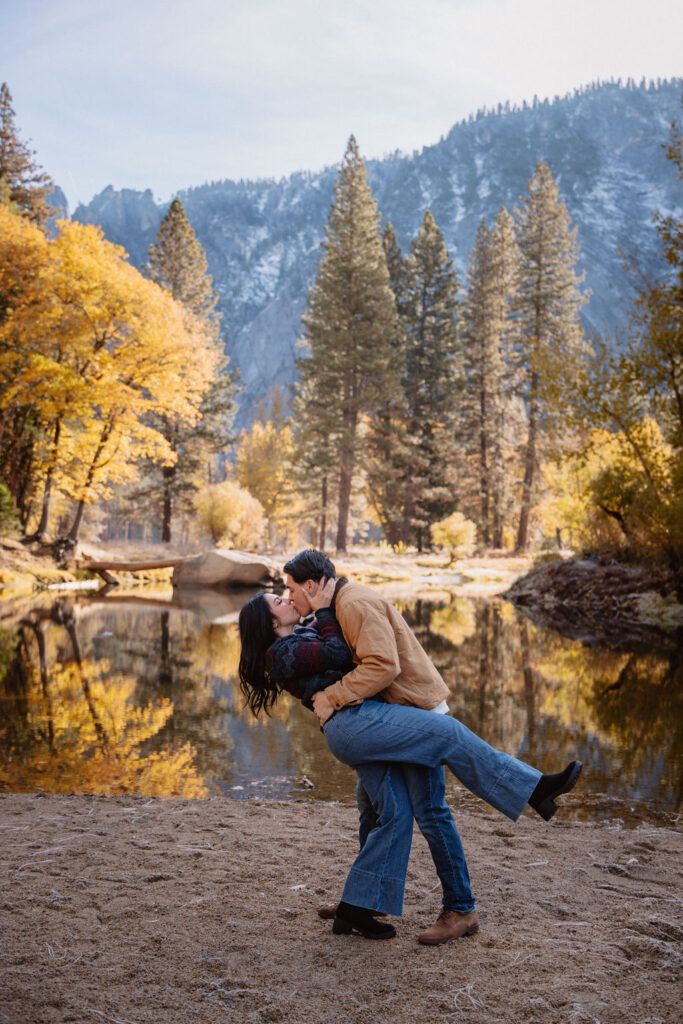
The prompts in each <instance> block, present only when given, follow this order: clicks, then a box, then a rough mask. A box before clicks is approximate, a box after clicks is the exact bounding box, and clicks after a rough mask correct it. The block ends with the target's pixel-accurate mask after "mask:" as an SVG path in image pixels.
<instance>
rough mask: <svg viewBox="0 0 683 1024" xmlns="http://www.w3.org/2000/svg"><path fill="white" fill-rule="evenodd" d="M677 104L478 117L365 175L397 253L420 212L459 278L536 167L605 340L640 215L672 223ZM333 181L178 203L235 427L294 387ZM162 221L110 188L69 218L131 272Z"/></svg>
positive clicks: (212, 193)
mask: <svg viewBox="0 0 683 1024" xmlns="http://www.w3.org/2000/svg"><path fill="white" fill-rule="evenodd" d="M682 90H683V80H682V79H678V80H675V81H672V82H661V81H660V82H657V83H648V84H646V83H641V84H640V85H636V84H635V83H633V82H629V83H627V84H626V85H620V84H615V83H611V84H603V85H593V86H589V87H587V88H585V89H581V90H577V91H576V92H575V93H574V94H572V95H570V96H566V97H563V98H555V99H554V100H552V101H547V100H546V101H534V103H533V104H532V105H530V106H524V107H523V108H522V109H514V108H513V109H511V108H509V107H508V106H503V105H501V106H500V107H499V108H498V109H497V110H496V111H481V112H479V113H478V114H477V115H476V116H473V117H471V118H470V119H468V120H467V121H462V122H460V123H459V124H456V125H455V126H454V127H453V128H452V129H451V131H450V132H449V133H448V135H447V136H446V137H445V138H443V139H441V141H440V142H438V143H436V145H433V146H427V147H425V148H424V149H423V150H422V151H421V152H419V153H417V152H415V153H413V154H412V155H409V156H408V155H402V154H398V153H396V154H394V155H392V156H388V157H386V158H385V159H383V160H372V161H368V165H367V166H368V174H369V179H370V184H371V187H372V191H373V194H374V196H375V198H376V199H377V202H378V205H379V209H380V211H381V213H382V216H383V218H384V220H385V221H386V220H390V221H391V222H392V224H393V225H394V228H395V231H396V235H397V237H398V241H399V243H400V245H401V246H402V247H403V248H407V247H408V246H409V244H410V241H411V240H412V238H413V237H414V235H415V234H416V232H417V230H418V227H419V225H420V223H421V221H422V217H423V214H424V211H425V209H426V208H427V207H428V208H429V209H431V211H432V213H433V215H434V218H435V220H436V222H437V224H438V225H439V227H440V228H441V229H442V231H443V232H444V235H445V238H446V243H447V245H448V246H449V248H450V251H451V253H452V255H453V257H454V260H455V263H456V266H457V267H458V269H459V271H460V272H461V273H462V272H463V271H464V269H465V267H466V266H467V262H468V259H469V251H470V247H471V245H472V242H473V240H474V236H475V232H476V229H477V226H478V224H479V221H480V219H481V218H482V217H485V218H486V219H487V220H489V221H490V220H492V219H493V218H494V217H495V215H496V213H497V212H498V210H499V208H500V207H501V205H504V206H507V207H508V209H510V210H512V208H513V207H514V206H515V204H516V202H517V199H518V197H519V196H520V195H521V194H522V193H523V192H524V190H525V189H526V186H527V183H528V181H529V178H530V177H531V174H532V172H533V170H534V167H535V165H536V163H537V162H538V161H539V160H540V159H544V160H545V161H546V162H547V163H548V165H549V166H550V169H551V171H552V174H553V176H554V178H555V180H556V181H557V183H558V185H559V188H560V192H561V195H562V198H563V199H564V200H565V201H566V203H567V206H568V208H569V211H570V214H571V217H572V220H573V222H574V224H575V225H576V226H577V227H578V233H579V240H580V242H581V245H582V251H583V255H582V264H581V266H582V269H583V270H584V271H585V275H586V285H587V287H588V288H589V289H590V290H591V291H592V298H591V301H590V303H589V304H588V305H587V306H586V307H585V311H584V316H583V319H584V324H585V326H586V329H587V330H589V331H590V330H594V331H597V332H599V333H600V334H603V335H604V334H608V335H613V334H614V332H615V331H619V330H623V329H624V328H625V325H626V323H627V321H628V316H629V311H630V307H631V303H632V299H633V294H634V293H633V286H632V283H631V282H629V280H628V277H627V275H626V274H625V272H624V268H623V262H622V255H621V253H622V252H627V253H635V254H637V256H638V259H639V261H640V264H641V266H642V268H643V269H644V270H645V271H652V270H655V271H656V270H657V268H658V265H659V264H658V261H659V245H658V240H657V236H656V233H655V232H654V230H653V227H652V224H651V213H652V211H653V210H654V209H659V210H661V211H663V212H669V211H673V210H674V209H675V208H676V205H677V203H678V201H679V200H678V196H679V195H680V185H679V184H678V182H677V180H676V176H675V171H674V167H673V166H672V164H671V162H670V161H668V160H667V159H666V157H665V153H664V149H663V148H662V144H663V143H665V142H666V140H667V137H668V130H669V125H670V123H671V121H672V120H674V119H676V118H677V116H678V114H679V112H680V99H681V91H682ZM349 128H350V129H352V128H353V126H349ZM345 141H346V140H345V139H341V140H340V154H339V155H340V158H341V155H342V151H343V147H344V143H345ZM364 143H365V144H366V145H367V144H371V140H364V139H362V138H361V139H359V144H360V147H361V152H362V151H363V145H364ZM335 174H336V168H334V167H330V168H326V169H325V170H323V171H320V172H318V173H312V172H302V173H297V174H294V175H292V176H291V177H288V178H286V179H282V180H281V181H255V182H251V181H240V182H232V181H220V182H212V183H210V184H206V185H203V186H201V187H199V188H192V189H189V190H188V191H185V192H181V193H180V196H181V198H182V201H183V203H184V205H185V209H186V211H187V215H188V217H189V218H190V221H191V223H192V226H193V228H194V230H195V232H196V234H197V236H198V238H199V241H200V242H201V244H202V245H203V246H204V248H205V249H206V252H207V255H208V258H209V268H210V272H211V274H212V275H213V279H214V284H215V287H216V290H217V291H218V292H219V294H220V304H219V308H220V310H221V312H222V314H223V321H222V336H223V339H224V343H225V348H226V351H227V352H228V354H229V355H230V357H231V360H232V365H233V366H235V365H237V366H239V368H240V370H241V373H242V377H243V380H244V382H245V384H246V389H245V393H244V395H243V396H242V412H241V417H240V418H241V420H242V422H246V421H248V420H249V418H250V410H251V408H252V406H253V402H254V401H255V399H256V398H258V396H259V395H261V394H263V393H264V392H265V391H267V389H268V388H269V387H270V386H271V385H273V384H276V383H279V384H289V383H290V382H291V381H292V380H293V379H294V360H295V357H296V355H297V350H296V340H297V337H298V336H299V333H300V317H301V314H302V312H303V311H304V309H305V307H306V302H307V292H308V288H309V286H310V285H311V284H312V281H313V278H314V275H315V268H316V265H317V263H318V260H319V258H320V255H321V250H320V242H321V241H322V238H323V226H324V224H325V220H326V217H327V213H328V210H329V207H330V204H331V202H332V188H333V182H334V178H335ZM165 211H166V205H165V204H164V205H161V206H157V204H156V203H155V202H154V199H153V196H152V193H151V192H150V191H147V192H135V191H132V190H129V189H123V190H121V191H115V190H114V189H113V188H111V187H109V188H107V189H105V190H104V191H103V192H101V193H100V194H99V195H98V196H96V197H95V198H94V199H93V200H92V201H91V202H90V203H89V204H88V205H87V206H79V207H78V209H77V210H76V211H75V213H74V218H75V219H76V220H79V221H82V222H86V223H94V224H100V225H101V226H102V228H103V230H104V232H105V234H106V236H107V237H108V238H109V239H111V240H112V241H114V242H117V243H119V244H121V245H123V246H124V247H125V248H126V249H127V251H128V252H129V253H130V255H131V258H132V260H133V262H134V263H135V264H136V265H137V266H139V265H140V264H142V263H143V262H144V261H145V260H146V257H147V252H148V249H149V246H150V244H151V243H152V241H153V240H154V237H155V234H156V231H157V229H158V226H159V223H160V221H161V218H162V216H163V214H164V213H165Z"/></svg>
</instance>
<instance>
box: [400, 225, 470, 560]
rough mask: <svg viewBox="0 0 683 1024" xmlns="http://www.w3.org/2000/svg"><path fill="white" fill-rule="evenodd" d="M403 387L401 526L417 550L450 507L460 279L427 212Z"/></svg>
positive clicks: (413, 275)
mask: <svg viewBox="0 0 683 1024" xmlns="http://www.w3.org/2000/svg"><path fill="white" fill-rule="evenodd" d="M403 326H404V329H405V332H406V363H405V375H404V380H403V387H404V392H405V399H406V405H407V418H408V425H407V440H408V445H409V448H410V460H411V467H412V468H411V475H410V481H409V488H408V494H407V501H406V505H405V509H404V531H405V534H406V536H408V535H413V536H414V537H415V539H416V541H417V546H418V549H419V550H422V547H423V544H424V543H425V542H426V543H429V527H430V526H431V524H432V523H435V522H438V521H439V520H440V519H443V518H444V517H445V516H447V515H449V514H450V512H452V511H453V509H454V507H455V497H454V489H453V483H454V480H453V475H454V473H453V467H454V460H455V444H456V442H455V435H454V424H455V407H456V404H457V401H458V398H457V393H456V392H457V384H458V374H459V370H458V349H459V341H458V277H457V274H456V271H455V269H454V267H453V261H452V259H451V258H450V256H449V255H448V251H447V249H446V245H445V242H444V237H443V234H442V233H441V231H440V230H439V228H438V227H437V226H436V224H435V222H434V218H433V217H432V214H431V213H430V211H429V210H427V212H426V213H425V215H424V219H423V222H422V226H421V227H420V230H419V232H418V234H417V237H416V238H415V240H414V241H413V243H412V245H411V249H410V256H409V257H408V261H407V284H406V300H405V314H404V317H403Z"/></svg>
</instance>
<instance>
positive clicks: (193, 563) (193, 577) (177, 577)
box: [172, 548, 284, 588]
mask: <svg viewBox="0 0 683 1024" xmlns="http://www.w3.org/2000/svg"><path fill="white" fill-rule="evenodd" d="M172 582H173V586H174V587H178V588H180V587H239V586H255V585H257V584H259V583H283V582H284V580H283V576H282V571H281V569H280V567H279V566H278V565H277V564H276V563H275V562H273V561H272V560H271V559H270V558H265V557H264V556H263V555H252V554H250V553H249V552H248V551H232V550H228V549H226V548H216V549H215V550H212V551H205V552H204V553H203V554H201V555H196V556H195V557H194V558H186V559H185V560H184V561H183V562H182V563H181V564H180V565H177V566H176V567H175V569H174V570H173V580H172Z"/></svg>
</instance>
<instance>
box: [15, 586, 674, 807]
mask: <svg viewBox="0 0 683 1024" xmlns="http://www.w3.org/2000/svg"><path fill="white" fill-rule="evenodd" d="M248 596H249V593H244V592H243V593H240V594H239V595H219V594H218V595H217V594H215V593H211V594H209V595H200V594H197V593H194V594H192V595H188V596H186V597H185V598H184V606H181V605H179V604H173V605H171V604H170V603H168V602H161V601H144V600H143V601H140V600H137V601H135V602H131V601H122V600H117V599H115V598H114V599H105V600H102V599H100V600H89V601H88V600H85V599H78V600H74V599H71V600H61V601H59V602H57V603H56V604H55V605H53V606H52V607H50V608H42V609H41V608H35V609H33V610H32V611H31V612H30V613H29V614H27V615H25V616H24V617H23V618H22V620H21V621H20V622H18V623H17V624H16V625H14V626H13V627H12V628H10V629H7V630H5V631H4V633H2V634H0V788H2V789H4V790H9V791H35V790H46V791H49V792H57V793H68V792H94V793H121V792H127V791H134V792H140V793H145V794H148V795H153V796H176V795H177V796H205V795H208V794H214V793H225V794H229V795H233V796H253V795H261V794H262V795H268V796H277V797H288V796H291V795H292V794H300V795H303V794H310V795H312V796H316V797H320V798H323V799H345V800H346V799H351V798H352V796H353V787H354V777H353V774H352V773H351V772H350V771H349V769H347V768H346V767H344V766H343V765H340V764H339V763H338V762H336V761H335V760H334V759H333V758H332V757H331V755H330V754H329V752H328V751H327V748H326V746H325V742H324V739H323V737H322V735H321V733H320V731H319V729H318V727H317V723H316V721H315V718H314V717H313V716H312V715H311V714H310V713H309V712H307V711H306V710H305V709H303V708H302V707H301V706H300V705H299V704H298V703H297V702H295V701H293V700H291V699H290V698H288V697H285V698H284V699H283V700H282V701H281V702H280V703H279V704H278V706H277V707H276V708H275V710H274V712H273V715H272V717H271V718H270V719H266V720H263V721H259V722H255V721H254V720H253V719H252V718H251V717H250V716H248V715H247V714H246V713H245V712H243V711H242V700H241V696H240V693H239V686H238V682H237V679H236V669H237V661H238V657H239V644H238V638H237V628H236V615H237V611H238V609H239V607H240V606H241V604H242V603H243V602H244V601H245V600H246V599H247V598H248ZM399 606H400V608H401V611H402V612H403V614H404V615H405V617H406V619H407V620H408V622H409V623H410V625H411V626H412V628H413V629H414V631H415V632H416V634H417V635H418V637H419V638H420V641H421V642H422V644H423V645H424V646H425V648H426V649H427V650H428V652H429V654H430V656H431V657H432V659H433V660H434V662H435V664H436V665H437V666H438V668H439V670H440V672H441V673H442V675H443V676H444V679H445V680H446V682H447V683H448V685H449V688H450V690H451V700H450V706H451V711H452V713H453V714H454V715H455V716H456V717H458V718H460V719H461V720H462V721H463V722H465V723H466V724H467V725H468V726H469V727H470V728H472V729H474V730H475V731H476V732H478V733H479V734H480V735H482V736H484V737H485V738H486V739H487V740H488V741H489V742H490V743H492V744H494V745H495V746H497V747H500V748H502V749H504V750H507V751H509V752H510V753H514V754H516V755H518V756H520V757H522V758H523V759H524V760H527V761H530V762H532V763H534V764H537V765H539V766H541V767H544V768H547V769H548V770H555V769H557V768H559V767H561V766H562V765H563V764H564V763H565V762H566V761H567V760H570V759H571V758H572V757H575V756H579V757H581V758H582V759H583V760H584V761H585V762H586V765H587V766H588V767H587V770H586V772H585V774H584V778H583V780H582V790H583V794H584V799H583V800H582V802H581V808H577V813H580V814H582V815H583V816H586V815H587V816H595V817H603V816H604V815H605V813H607V814H609V815H615V814H619V815H621V816H624V813H625V811H626V812H628V813H630V809H631V808H635V809H636V813H638V811H639V810H640V813H649V814H651V813H653V812H657V811H659V812H667V811H672V810H675V809H677V808H678V807H679V806H680V800H681V764H682V761H683V754H682V750H681V748H682V745H683V744H682V741H681V728H680V723H681V719H682V717H683V707H682V705H683V697H682V696H681V694H682V693H683V688H682V687H681V682H682V675H683V658H682V657H681V653H680V652H679V653H678V654H672V655H668V656H666V657H665V656H661V655H657V654H656V653H654V652H648V653H642V652H635V651H634V652H623V651H622V652H619V653H615V652H610V651H605V650H600V649H595V648H586V647H583V646H581V645H580V644H578V643H576V642H574V641H569V640H566V639H563V638H562V637H560V636H558V635H556V634H552V633H549V632H548V631H546V630H541V629H537V628H535V627H533V626H532V625H530V624H529V623H528V622H527V620H526V619H524V618H521V617H520V616H519V615H518V613H517V612H516V611H515V610H514V609H513V608H512V607H511V606H509V605H507V604H505V603H504V602H501V601H480V602H474V601H471V600H466V599H463V598H461V597H458V596H456V595H454V594H450V595H448V594H445V595H441V598H440V600H435V599H431V600H426V599H424V598H423V599H420V600H417V601H414V602H410V603H407V602H405V603H403V604H402V605H399ZM450 796H451V799H452V800H455V801H458V800H461V799H464V796H463V793H462V791H461V790H459V788H458V787H457V786H456V785H455V784H452V786H451V790H450ZM577 803H578V802H577Z"/></svg>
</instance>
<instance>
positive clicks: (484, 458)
mask: <svg viewBox="0 0 683 1024" xmlns="http://www.w3.org/2000/svg"><path fill="white" fill-rule="evenodd" d="M479 411H480V415H481V427H480V431H479V498H480V503H481V513H480V514H481V534H482V540H483V542H484V544H486V546H487V547H488V545H489V544H490V542H491V524H490V520H489V468H488V451H487V444H486V440H487V438H486V392H485V391H484V389H483V388H482V389H481V392H480V395H479Z"/></svg>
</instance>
